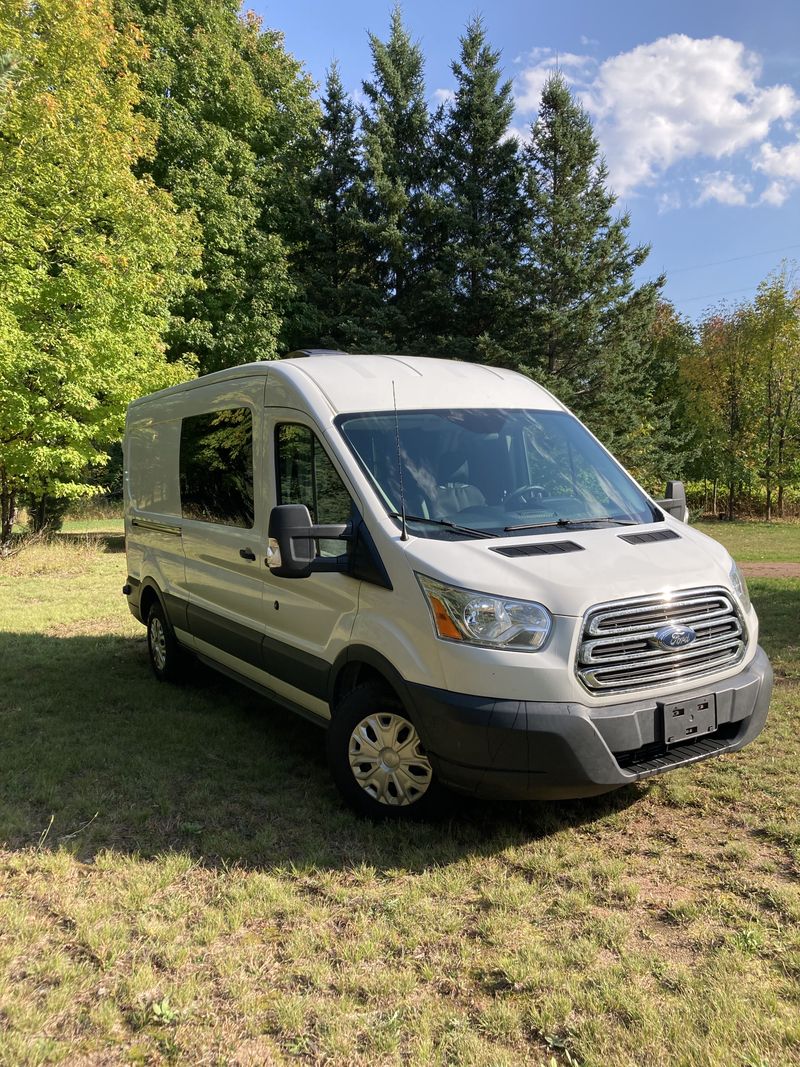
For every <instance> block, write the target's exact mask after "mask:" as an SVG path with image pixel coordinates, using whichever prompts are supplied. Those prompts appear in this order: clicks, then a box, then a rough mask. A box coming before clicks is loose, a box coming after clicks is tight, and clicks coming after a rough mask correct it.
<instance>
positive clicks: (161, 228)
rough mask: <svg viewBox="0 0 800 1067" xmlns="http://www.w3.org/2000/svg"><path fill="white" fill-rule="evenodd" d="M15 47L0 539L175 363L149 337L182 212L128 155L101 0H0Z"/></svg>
mask: <svg viewBox="0 0 800 1067" xmlns="http://www.w3.org/2000/svg"><path fill="white" fill-rule="evenodd" d="M0 39H2V40H3V42H4V45H5V46H6V47H7V49H8V51H9V52H10V54H11V56H12V57H13V71H12V75H11V77H10V78H9V79H8V80H7V83H6V86H5V89H4V96H3V101H4V103H3V106H4V113H3V120H2V121H3V126H2V138H0V502H1V503H2V529H0V546H2V547H0V551H4V550H6V549H7V547H8V545H9V541H10V536H11V528H12V526H13V522H14V516H15V509H16V501H17V499H18V497H19V494H20V493H21V492H29V491H32V492H40V491H42V490H44V489H50V490H52V491H54V492H56V493H57V494H58V495H61V496H65V495H76V494H79V493H80V492H82V491H83V486H82V481H81V474H82V472H83V471H84V470H85V468H86V467H87V465H92V464H102V463H103V461H104V457H105V451H104V449H105V446H106V444H107V443H108V442H109V441H111V440H114V439H118V438H119V436H120V433H121V430H122V424H123V420H124V413H125V407H126V405H127V403H128V402H129V401H130V400H131V399H132V398H133V397H134V396H137V395H139V394H140V393H142V392H147V391H149V390H152V389H154V388H158V387H160V386H162V385H166V384H168V383H169V382H170V381H175V380H177V379H179V378H180V377H181V376H183V375H185V374H186V373H187V371H186V368H185V367H184V366H182V365H180V364H179V365H176V366H173V367H169V366H168V365H167V363H166V361H165V359H164V352H163V347H162V345H161V342H160V334H161V332H162V331H163V330H164V328H165V327H166V325H167V323H168V320H169V313H168V308H169V306H170V304H172V303H173V302H174V301H175V300H176V299H177V298H178V296H179V294H180V293H181V292H182V291H183V289H184V288H185V285H186V283H187V275H186V273H185V271H186V269H187V267H190V266H191V265H192V263H193V255H194V252H193V245H192V243H191V238H190V230H189V227H188V225H187V224H186V223H185V221H183V220H182V219H181V218H180V216H179V215H178V213H177V212H176V210H175V208H174V205H173V203H172V201H171V199H170V197H169V196H168V195H167V194H166V193H164V192H162V191H161V190H158V189H157V188H156V187H155V186H154V184H153V182H152V181H151V180H150V179H149V178H147V177H137V176H136V175H135V174H134V173H133V171H132V169H131V168H132V166H133V164H134V163H135V162H136V160H137V159H141V158H146V157H147V156H148V154H149V153H150V152H151V150H152V145H153V133H154V131H153V130H152V127H151V125H150V123H149V122H148V121H147V120H146V119H145V118H144V117H143V116H142V115H140V114H137V113H136V107H137V105H138V103H139V99H140V94H139V88H138V84H137V79H136V76H135V75H134V73H133V72H132V69H131V67H132V64H134V63H135V62H138V60H139V59H140V48H139V45H138V44H137V42H136V41H135V39H134V37H133V35H132V34H130V33H117V32H116V31H115V29H114V25H113V22H112V18H111V14H110V12H109V10H108V8H107V6H106V4H105V2H104V0H38V2H37V3H35V4H20V3H16V2H14V0H2V2H1V3H0Z"/></svg>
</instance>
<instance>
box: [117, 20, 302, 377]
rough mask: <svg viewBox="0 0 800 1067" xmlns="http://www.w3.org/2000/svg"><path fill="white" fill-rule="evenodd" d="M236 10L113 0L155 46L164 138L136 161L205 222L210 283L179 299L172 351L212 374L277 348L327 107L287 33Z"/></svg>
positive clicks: (152, 89)
mask: <svg viewBox="0 0 800 1067" xmlns="http://www.w3.org/2000/svg"><path fill="white" fill-rule="evenodd" d="M237 10H238V4H237V3H236V0H219V2H216V3H207V2H205V0H118V6H117V11H118V21H119V23H120V25H122V26H126V25H130V24H136V25H137V26H140V27H141V32H142V34H143V37H144V40H145V42H146V44H147V46H148V49H149V55H148V57H147V59H146V60H143V61H142V63H141V64H140V66H139V68H138V69H139V73H140V76H141V81H142V88H143V91H144V96H143V99H142V102H141V107H142V110H143V112H144V113H145V114H146V115H147V116H148V117H150V118H152V119H153V120H154V121H155V122H156V123H157V125H158V139H157V144H156V152H155V155H154V156H153V157H152V159H149V160H147V159H146V160H143V162H142V164H141V168H140V169H141V171H142V172H144V173H148V174H150V175H151V176H152V178H153V180H154V181H155V182H156V184H157V185H159V186H160V187H161V188H163V189H166V190H168V191H169V192H170V193H171V194H172V196H173V198H174V200H175V202H176V203H177V204H178V205H179V206H180V208H181V209H183V210H186V211H191V212H193V213H194V214H195V215H196V217H197V219H198V220H199V223H200V227H201V232H202V259H201V262H200V263H199V264H198V265H197V269H196V277H197V279H198V281H199V283H200V284H199V285H197V286H195V287H193V288H192V289H191V290H189V291H187V292H186V293H185V294H184V295H183V296H182V297H181V298H180V300H178V301H177V302H176V305H175V307H174V309H173V312H174V321H173V324H172V326H171V328H170V330H169V332H168V334H167V342H168V351H169V355H170V358H171V359H177V358H182V357H184V356H186V355H189V356H191V357H192V358H195V357H196V358H197V360H198V364H199V369H200V371H201V372H202V373H206V372H209V371H213V370H217V369H219V368H220V367H226V366H230V365H233V364H237V363H244V362H247V361H249V360H253V359H270V358H273V357H274V356H275V355H277V351H278V335H279V332H280V328H281V324H282V318H283V314H284V312H285V310H286V308H287V307H288V305H289V301H290V300H291V297H292V294H293V291H294V287H293V283H292V280H291V278H290V276H289V253H290V250H291V247H292V243H293V241H295V240H296V237H297V234H298V233H299V232H300V231H301V230H302V226H303V221H302V218H301V215H302V211H303V209H304V204H305V203H306V200H305V198H304V196H303V195H302V189H301V187H302V184H303V181H304V179H305V176H306V175H307V174H308V173H310V171H311V169H312V164H313V161H314V158H315V157H314V153H315V147H314V131H315V129H316V126H317V123H318V118H319V111H318V107H317V105H316V104H315V102H314V101H313V99H312V97H311V89H312V86H311V82H310V80H309V79H308V77H306V76H305V75H304V74H303V72H302V68H301V66H300V64H299V63H297V62H296V61H295V60H294V59H293V58H292V57H291V56H290V55H289V54H288V53H287V52H286V51H285V49H284V47H283V39H282V37H281V35H280V34H278V33H276V32H274V31H264V30H263V29H262V26H261V23H260V22H259V20H258V19H257V18H255V16H252V15H248V16H247V17H246V18H245V19H244V20H240V19H239V17H238V15H237Z"/></svg>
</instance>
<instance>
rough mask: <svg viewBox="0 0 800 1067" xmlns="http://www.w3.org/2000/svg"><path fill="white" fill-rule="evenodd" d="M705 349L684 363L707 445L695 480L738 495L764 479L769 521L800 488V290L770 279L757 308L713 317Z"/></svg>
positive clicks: (694, 414) (731, 500)
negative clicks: (791, 492)
mask: <svg viewBox="0 0 800 1067" xmlns="http://www.w3.org/2000/svg"><path fill="white" fill-rule="evenodd" d="M700 338H701V348H700V351H699V352H697V353H696V354H695V355H694V357H693V358H691V359H686V360H684V362H683V365H682V378H683V381H684V383H685V385H684V388H685V390H686V391H688V393H689V395H690V396H691V401H692V402H691V405H690V407H689V410H688V412H687V418H688V419H691V418H694V420H695V433H696V437H697V440H698V442H699V446H700V456H699V462H698V463H697V464H696V465H695V466H694V468H693V473H694V474H695V476H696V477H703V478H707V479H709V480H712V481H713V482H714V484H715V485H716V484H717V482H720V483H722V484H723V485H724V486H725V488H726V501H727V511H728V517H729V518H733V517H734V515H735V513H736V508H737V497H738V496H739V495H740V494H741V492H742V491H743V490H744V489H745V488H749V487H751V486H752V484H753V482H754V481H760V482H761V484H762V485H763V487H764V492H765V510H766V515H767V518H770V517H771V515H772V511H773V507H775V508H777V511H778V513H779V514H782V513H783V509H784V503H785V498H786V491H787V489H791V488H794V487H797V486H800V291H798V290H797V289H795V288H794V287H793V286H792V285H791V284H790V281H789V278H788V277H787V274H786V272H781V273H779V274H776V275H773V276H771V277H770V278H767V279H766V280H765V281H764V282H763V283H762V285H761V286H760V287H759V290H758V294H757V295H756V298H755V300H754V301H753V302H752V303H751V304H741V305H739V306H738V307H736V308H733V309H732V310H727V311H726V310H718V311H715V312H714V313H712V314H711V315H709V316H708V317H707V318H706V319H705V321H704V322H703V323H702V324H701V328H700Z"/></svg>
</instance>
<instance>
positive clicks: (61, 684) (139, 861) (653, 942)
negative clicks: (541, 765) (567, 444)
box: [0, 537, 800, 1067]
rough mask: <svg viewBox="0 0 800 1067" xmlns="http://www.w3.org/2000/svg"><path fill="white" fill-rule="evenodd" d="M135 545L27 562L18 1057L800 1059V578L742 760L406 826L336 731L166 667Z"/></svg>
mask: <svg viewBox="0 0 800 1067" xmlns="http://www.w3.org/2000/svg"><path fill="white" fill-rule="evenodd" d="M120 547H121V543H120V539H119V538H118V537H109V538H107V539H102V538H96V539H87V538H82V539H81V538H76V539H71V538H65V539H62V540H60V541H58V542H56V543H54V544H52V545H42V546H35V547H33V548H31V549H29V550H28V551H26V552H23V553H21V554H20V555H18V556H15V557H12V558H11V559H9V560H7V561H6V562H5V563H3V564H0V728H2V746H1V747H0V760H2V764H1V766H2V773H0V845H2V848H0V1063H1V1064H14V1065H27V1064H31V1065H33V1064H44V1063H54V1062H62V1063H69V1064H100V1063H102V1064H116V1063H132V1064H161V1063H164V1064H166V1063H191V1064H195V1063H203V1064H270V1063H275V1064H277V1063H280V1064H283V1063H301V1064H309V1065H310V1064H323V1063H336V1064H348V1065H350V1064H356V1065H359V1064H365V1065H366V1064H370V1065H373V1064H414V1065H417V1064H419V1065H423V1064H424V1065H427V1064H465V1065H466V1064H474V1065H486V1067H490V1065H491V1067H496V1065H497V1067H501V1065H509V1067H510V1065H514V1067H516V1065H519V1064H533V1065H541V1067H551V1065H555V1067H561V1065H574V1064H583V1065H586V1067H622V1065H626V1067H627V1065H630V1067H633V1065H636V1067H649V1065H652V1067H656V1065H659V1067H661V1065H664V1064H682V1065H683V1064H686V1065H693V1067H694V1065H705V1067H717V1065H718V1067H731V1065H739V1067H745V1065H749V1067H756V1065H758V1067H767V1065H769V1067H779V1065H781V1067H782V1065H784V1064H789V1063H800V887H799V886H798V881H797V873H798V860H800V776H799V775H798V765H799V764H800V759H799V757H800V740H798V738H800V647H798V641H799V640H800V639H799V638H798V618H800V581H798V580H796V579H789V580H782V581H766V580H758V579H756V580H752V581H751V583H750V586H751V591H752V594H753V597H754V600H755V602H756V604H757V606H758V609H759V612H760V614H761V618H762V631H763V632H762V638H763V642H764V643H765V645H766V647H767V649H768V651H769V652H770V655H771V656H772V658H773V661H774V663H775V666H776V673H777V676H778V685H777V689H776V695H775V698H774V702H773V707H772V711H771V715H770V719H769V722H768V725H767V728H766V730H765V732H764V734H763V735H762V737H761V738H760V739H759V740H758V741H756V742H755V743H754V744H753V745H752V746H751V747H750V748H748V749H747V750H745V751H744V752H743V753H741V754H737V755H735V756H729V757H724V758H722V759H718V760H715V761H711V762H708V763H704V764H702V765H700V766H697V767H694V768H690V769H687V770H685V771H680V772H677V773H673V774H672V775H669V776H667V777H665V778H662V779H660V780H658V781H656V782H654V783H653V784H651V785H649V786H645V785H642V786H636V787H633V788H630V789H627V790H624V791H621V792H618V793H615V794H612V795H610V796H609V797H606V798H600V799H599V800H594V801H583V802H572V803H561V804H553V803H548V804H544V803H541V804H530V805H509V804H486V803H475V802H467V801H462V800H459V801H456V802H455V804H454V807H453V809H452V810H451V811H450V813H449V814H448V816H447V817H446V818H445V819H444V820H443V821H441V822H439V823H436V824H430V825H425V826H415V827H411V828H405V827H401V826H384V827H376V826H373V825H371V824H369V823H365V822H363V821H361V820H359V819H357V818H356V817H354V816H353V815H351V814H350V813H349V812H348V811H347V810H346V809H344V808H343V806H342V804H341V803H340V801H339V799H338V796H337V794H336V793H335V791H334V789H333V786H332V784H331V782H330V780H329V777H328V774H327V771H326V768H325V765H324V759H323V751H322V734H321V732H320V731H319V730H318V729H317V728H316V727H314V726H313V725H311V724H308V723H306V722H304V721H303V720H300V719H297V718H295V717H293V716H291V715H289V714H288V713H285V712H283V711H281V710H279V709H277V708H274V707H270V706H266V705H264V703H263V702H262V701H260V700H259V699H258V698H257V697H256V696H254V695H253V694H252V693H250V692H249V691H247V690H244V689H241V688H239V687H237V686H235V685H233V684H232V683H229V682H227V681H225V680H223V679H222V678H219V677H217V676H215V675H213V674H211V673H207V672H205V671H201V670H200V669H198V670H197V672H196V673H195V675H194V677H193V680H192V682H191V684H190V685H189V686H187V687H185V688H182V689H179V688H174V687H168V686H159V685H158V683H156V682H155V681H154V680H153V679H152V677H151V675H150V673H149V670H148V667H147V662H146V652H145V645H144V640H143V630H142V628H141V627H140V626H139V625H138V624H137V623H135V622H134V621H133V620H132V619H131V617H130V616H129V614H128V612H127V608H126V606H125V602H124V598H123V597H122V596H121V595H120V592H119V590H120V587H121V585H122V583H123V581H124V578H125V557H124V554H123V553H122V552H121V551H120Z"/></svg>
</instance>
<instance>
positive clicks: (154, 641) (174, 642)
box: [147, 600, 185, 682]
mask: <svg viewBox="0 0 800 1067" xmlns="http://www.w3.org/2000/svg"><path fill="white" fill-rule="evenodd" d="M147 651H148V653H149V655H150V666H151V667H152V668H153V674H154V675H155V676H156V678H158V680H159V682H180V681H182V679H183V671H184V666H185V654H184V652H183V649H182V648H181V646H180V645H179V644H178V639H177V638H176V637H175V632H174V630H173V629H172V627H171V626H170V623H169V619H168V618H167V615H166V612H165V611H164V609H163V607H162V606H161V602H160V601H158V600H156V601H155V602H154V603H153V605H152V607H151V608H150V611H149V612H148V614H147Z"/></svg>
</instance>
